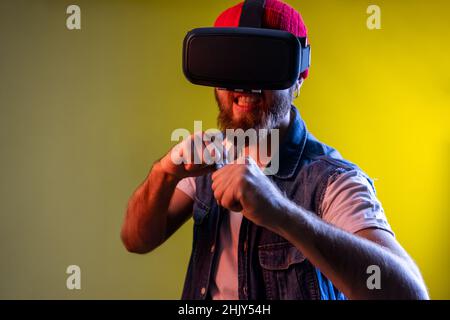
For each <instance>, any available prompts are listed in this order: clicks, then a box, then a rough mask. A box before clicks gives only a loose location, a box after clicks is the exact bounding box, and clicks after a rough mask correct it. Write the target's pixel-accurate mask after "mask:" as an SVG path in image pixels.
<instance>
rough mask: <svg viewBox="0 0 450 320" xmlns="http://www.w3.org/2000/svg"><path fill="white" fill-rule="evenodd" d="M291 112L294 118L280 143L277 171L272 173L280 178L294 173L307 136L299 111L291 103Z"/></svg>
mask: <svg viewBox="0 0 450 320" xmlns="http://www.w3.org/2000/svg"><path fill="white" fill-rule="evenodd" d="M291 112H293V113H294V119H293V121H291V123H290V124H289V128H288V130H287V132H286V135H285V137H284V139H283V141H282V142H281V144H280V151H279V163H280V165H279V169H278V172H277V173H276V174H274V176H275V177H277V178H280V179H289V178H291V177H292V176H293V175H294V174H295V172H296V169H297V167H298V164H299V163H300V158H301V156H302V153H303V150H304V148H305V144H306V138H307V131H306V126H305V123H304V122H303V120H302V118H301V117H300V113H299V111H298V110H297V108H296V107H295V106H293V105H292V106H291Z"/></svg>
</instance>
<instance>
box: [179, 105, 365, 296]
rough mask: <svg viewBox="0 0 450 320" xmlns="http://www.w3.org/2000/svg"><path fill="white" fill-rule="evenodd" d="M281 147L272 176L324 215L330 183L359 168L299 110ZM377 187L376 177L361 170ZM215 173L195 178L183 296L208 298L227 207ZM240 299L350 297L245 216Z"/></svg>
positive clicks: (289, 193)
mask: <svg viewBox="0 0 450 320" xmlns="http://www.w3.org/2000/svg"><path fill="white" fill-rule="evenodd" d="M292 112H294V113H295V119H294V121H293V122H292V123H291V125H290V127H289V129H288V131H287V134H286V137H285V138H284V141H283V142H282V144H281V145H280V151H279V152H280V153H279V170H278V173H276V174H275V175H272V176H268V177H269V178H270V179H271V180H272V181H273V182H274V183H275V184H276V185H277V186H278V187H279V188H280V190H281V191H282V192H284V193H285V195H286V196H287V197H288V198H289V199H291V200H292V201H294V202H295V203H297V204H298V205H299V206H301V207H303V208H305V209H306V210H309V211H311V212H314V213H315V214H317V215H318V216H321V212H320V210H319V208H320V204H321V203H322V199H323V196H324V193H325V189H326V187H327V185H328V184H329V183H330V182H332V181H333V180H334V179H336V177H337V176H338V175H339V174H341V173H343V172H346V171H349V170H360V169H359V168H358V167H357V166H356V165H355V164H353V163H351V162H349V161H346V160H343V159H342V157H341V155H340V154H339V153H338V152H337V151H336V150H335V149H333V148H331V147H329V146H327V145H325V144H323V143H321V142H319V141H318V140H317V139H316V138H314V137H313V136H312V135H311V134H310V133H309V132H308V131H307V129H306V126H305V124H304V122H303V120H302V119H301V117H300V114H299V112H298V110H297V109H296V108H295V107H294V106H292ZM361 173H362V174H363V175H364V176H365V177H366V178H367V179H368V180H369V182H370V184H371V185H372V187H373V181H372V180H371V179H370V178H369V177H367V176H366V175H365V174H364V173H363V172H361ZM211 184H212V181H211V174H208V175H204V176H200V177H198V178H196V194H195V200H194V207H193V219H194V236H193V244H192V253H191V257H190V261H189V266H188V270H187V274H186V279H185V283H184V289H183V293H182V299H196V300H197V299H209V298H210V297H209V296H208V292H209V285H210V280H211V276H212V274H213V267H214V262H215V253H216V250H215V247H216V242H217V241H218V233H219V230H220V228H219V226H220V222H221V219H222V217H223V216H224V215H225V214H226V209H224V208H222V207H220V206H218V205H217V202H216V200H215V198H214V195H213V192H212V189H211ZM238 290H239V292H238V294H239V299H244V300H245V299H250V300H255V299H300V300H301V299H309V300H310V299H345V297H344V295H343V294H342V293H341V292H340V291H339V290H337V289H336V288H335V287H334V285H333V284H332V283H331V281H330V280H328V279H327V278H326V277H325V276H324V275H323V274H322V273H321V272H320V270H318V269H317V268H316V267H315V266H314V265H312V264H311V263H310V262H309V261H308V259H306V258H305V256H304V255H303V254H302V252H301V251H300V250H298V249H297V248H296V247H295V246H294V245H293V244H291V243H290V242H288V241H287V240H286V239H284V238H282V237H281V236H279V235H278V234H276V233H273V232H271V231H269V230H267V229H265V228H263V227H260V226H257V225H255V224H254V223H252V222H251V221H249V220H248V219H246V218H245V217H243V219H242V224H241V229H240V233H239V243H238Z"/></svg>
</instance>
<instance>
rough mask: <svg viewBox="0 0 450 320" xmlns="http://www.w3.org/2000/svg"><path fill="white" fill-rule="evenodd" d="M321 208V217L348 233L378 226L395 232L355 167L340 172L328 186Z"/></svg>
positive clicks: (365, 179) (364, 178)
mask: <svg viewBox="0 0 450 320" xmlns="http://www.w3.org/2000/svg"><path fill="white" fill-rule="evenodd" d="M320 210H321V212H322V218H323V220H325V221H326V222H328V223H331V224H333V225H335V226H337V227H338V228H341V229H343V230H346V231H348V232H350V233H356V232H358V231H361V230H363V229H367V228H379V229H383V230H386V231H388V232H390V233H392V234H393V235H394V233H393V232H392V229H391V227H390V225H389V223H388V221H387V218H386V215H385V213H384V210H383V207H382V206H381V203H380V201H379V200H378V199H377V197H376V195H375V191H374V190H373V188H372V186H371V185H370V183H369V181H368V180H367V178H366V177H365V176H364V175H363V174H362V173H361V172H360V171H358V170H351V171H348V172H344V173H341V174H340V175H339V176H338V177H337V178H336V179H335V180H334V181H332V182H331V183H330V184H329V185H328V186H327V188H326V190H325V194H324V197H323V201H322V203H321V206H320Z"/></svg>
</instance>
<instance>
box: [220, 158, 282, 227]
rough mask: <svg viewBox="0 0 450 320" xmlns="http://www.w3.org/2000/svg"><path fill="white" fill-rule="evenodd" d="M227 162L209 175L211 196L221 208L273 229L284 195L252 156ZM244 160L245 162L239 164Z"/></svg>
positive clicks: (277, 219) (278, 219)
mask: <svg viewBox="0 0 450 320" xmlns="http://www.w3.org/2000/svg"><path fill="white" fill-rule="evenodd" d="M240 160H244V161H239V162H240V163H230V164H227V165H225V166H224V167H222V168H221V169H219V170H217V171H215V172H214V173H213V174H212V181H213V184H212V189H213V191H214V197H215V198H216V200H217V202H218V204H219V205H221V206H222V207H224V208H226V209H228V210H231V211H236V212H242V214H243V215H244V216H245V217H246V218H247V219H249V220H251V221H252V222H254V223H255V224H257V225H259V226H263V227H266V228H268V229H272V230H273V229H275V228H276V226H277V225H278V224H279V223H280V218H282V217H281V216H279V214H277V212H282V210H280V209H281V208H282V204H283V202H284V200H285V197H284V196H283V194H282V193H281V192H280V190H279V189H278V188H277V187H276V186H275V185H274V184H273V182H272V181H270V180H269V178H268V177H267V176H266V175H264V173H263V172H262V171H261V169H260V168H259V167H258V165H257V164H256V162H255V161H254V160H253V159H252V158H251V157H245V158H244V159H240ZM242 162H244V163H242Z"/></svg>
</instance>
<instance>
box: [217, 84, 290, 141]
mask: <svg viewBox="0 0 450 320" xmlns="http://www.w3.org/2000/svg"><path fill="white" fill-rule="evenodd" d="M293 90H294V89H293V87H292V88H289V90H288V94H286V92H285V91H264V90H263V91H262V93H261V97H262V98H263V101H262V104H261V107H258V108H255V109H253V110H251V111H250V112H247V113H243V114H241V117H239V118H237V117H235V116H234V115H233V93H232V92H227V93H229V94H227V95H222V97H221V96H219V95H218V94H217V89H214V96H215V98H216V102H217V105H218V107H219V115H218V117H217V125H218V126H219V128H220V130H222V131H224V130H226V129H235V130H236V129H242V130H244V131H245V130H248V129H251V128H252V129H255V130H257V132H258V131H259V129H267V130H271V129H275V128H278V127H279V125H280V123H281V121H282V119H283V118H284V117H285V116H286V114H287V113H288V112H289V110H290V109H291V104H292V92H293ZM269 92H270V94H269Z"/></svg>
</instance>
